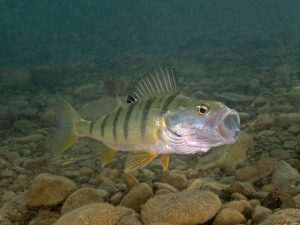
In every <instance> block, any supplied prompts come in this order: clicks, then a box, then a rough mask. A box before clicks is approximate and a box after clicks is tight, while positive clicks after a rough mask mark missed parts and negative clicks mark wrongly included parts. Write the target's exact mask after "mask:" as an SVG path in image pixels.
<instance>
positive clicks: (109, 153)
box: [101, 147, 117, 167]
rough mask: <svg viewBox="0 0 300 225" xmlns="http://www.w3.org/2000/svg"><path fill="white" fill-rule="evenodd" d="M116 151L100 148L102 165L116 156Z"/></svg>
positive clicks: (108, 162)
mask: <svg viewBox="0 0 300 225" xmlns="http://www.w3.org/2000/svg"><path fill="white" fill-rule="evenodd" d="M116 154H117V151H116V150H113V149H111V148H108V147H106V148H105V149H103V150H101V162H102V166H103V167H104V166H106V165H107V164H110V163H111V162H112V161H113V159H114V157H115V156H116Z"/></svg>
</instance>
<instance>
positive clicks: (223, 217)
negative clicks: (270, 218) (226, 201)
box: [213, 209, 246, 225]
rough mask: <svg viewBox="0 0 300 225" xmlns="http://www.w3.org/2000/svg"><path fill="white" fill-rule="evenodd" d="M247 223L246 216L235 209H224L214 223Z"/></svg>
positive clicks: (225, 224)
mask: <svg viewBox="0 0 300 225" xmlns="http://www.w3.org/2000/svg"><path fill="white" fill-rule="evenodd" d="M243 223H246V218H245V217H244V216H243V214H241V213H240V212H239V211H237V210H234V209H223V210H222V211H221V212H219V213H218V215H217V216H216V218H215V220H214V222H213V225H238V224H243Z"/></svg>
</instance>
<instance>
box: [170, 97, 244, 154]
mask: <svg viewBox="0 0 300 225" xmlns="http://www.w3.org/2000/svg"><path fill="white" fill-rule="evenodd" d="M165 124H166V129H165V139H168V146H170V148H173V149H175V152H177V153H180V154H191V153H196V152H207V151H208V150H209V149H211V148H212V147H216V146H220V145H224V144H233V143H235V142H236V141H237V139H238V137H239V133H240V118H239V114H238V112H237V111H235V110H234V109H231V108H229V107H227V106H226V105H224V104H223V103H221V102H215V101H198V100H191V101H189V102H188V103H187V104H186V105H182V106H180V107H179V108H177V109H174V110H173V111H172V110H171V111H169V112H168V113H167V114H166V116H165Z"/></svg>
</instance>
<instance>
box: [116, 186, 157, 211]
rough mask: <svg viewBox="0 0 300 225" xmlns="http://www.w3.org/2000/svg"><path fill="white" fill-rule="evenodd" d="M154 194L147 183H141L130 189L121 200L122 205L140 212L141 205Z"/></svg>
mask: <svg viewBox="0 0 300 225" xmlns="http://www.w3.org/2000/svg"><path fill="white" fill-rule="evenodd" d="M152 195H153V192H152V188H151V187H150V186H149V185H148V184H146V183H140V184H137V185H135V186H134V187H133V188H131V189H130V191H129V192H128V193H127V194H126V195H125V196H124V197H123V199H122V200H121V202H120V205H121V206H125V207H128V208H131V209H134V210H135V211H137V212H138V211H140V208H141V205H143V204H144V203H145V202H146V201H147V200H148V199H149V198H151V197H152Z"/></svg>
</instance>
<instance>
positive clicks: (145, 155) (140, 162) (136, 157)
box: [125, 152, 157, 173]
mask: <svg viewBox="0 0 300 225" xmlns="http://www.w3.org/2000/svg"><path fill="white" fill-rule="evenodd" d="M156 156H157V154H156V153H153V152H139V153H134V154H130V155H128V157H127V162H126V166H125V173H130V172H132V171H135V170H137V169H141V168H144V167H145V166H147V165H148V164H149V163H150V162H152V161H153V160H154V159H155V158H156Z"/></svg>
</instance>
